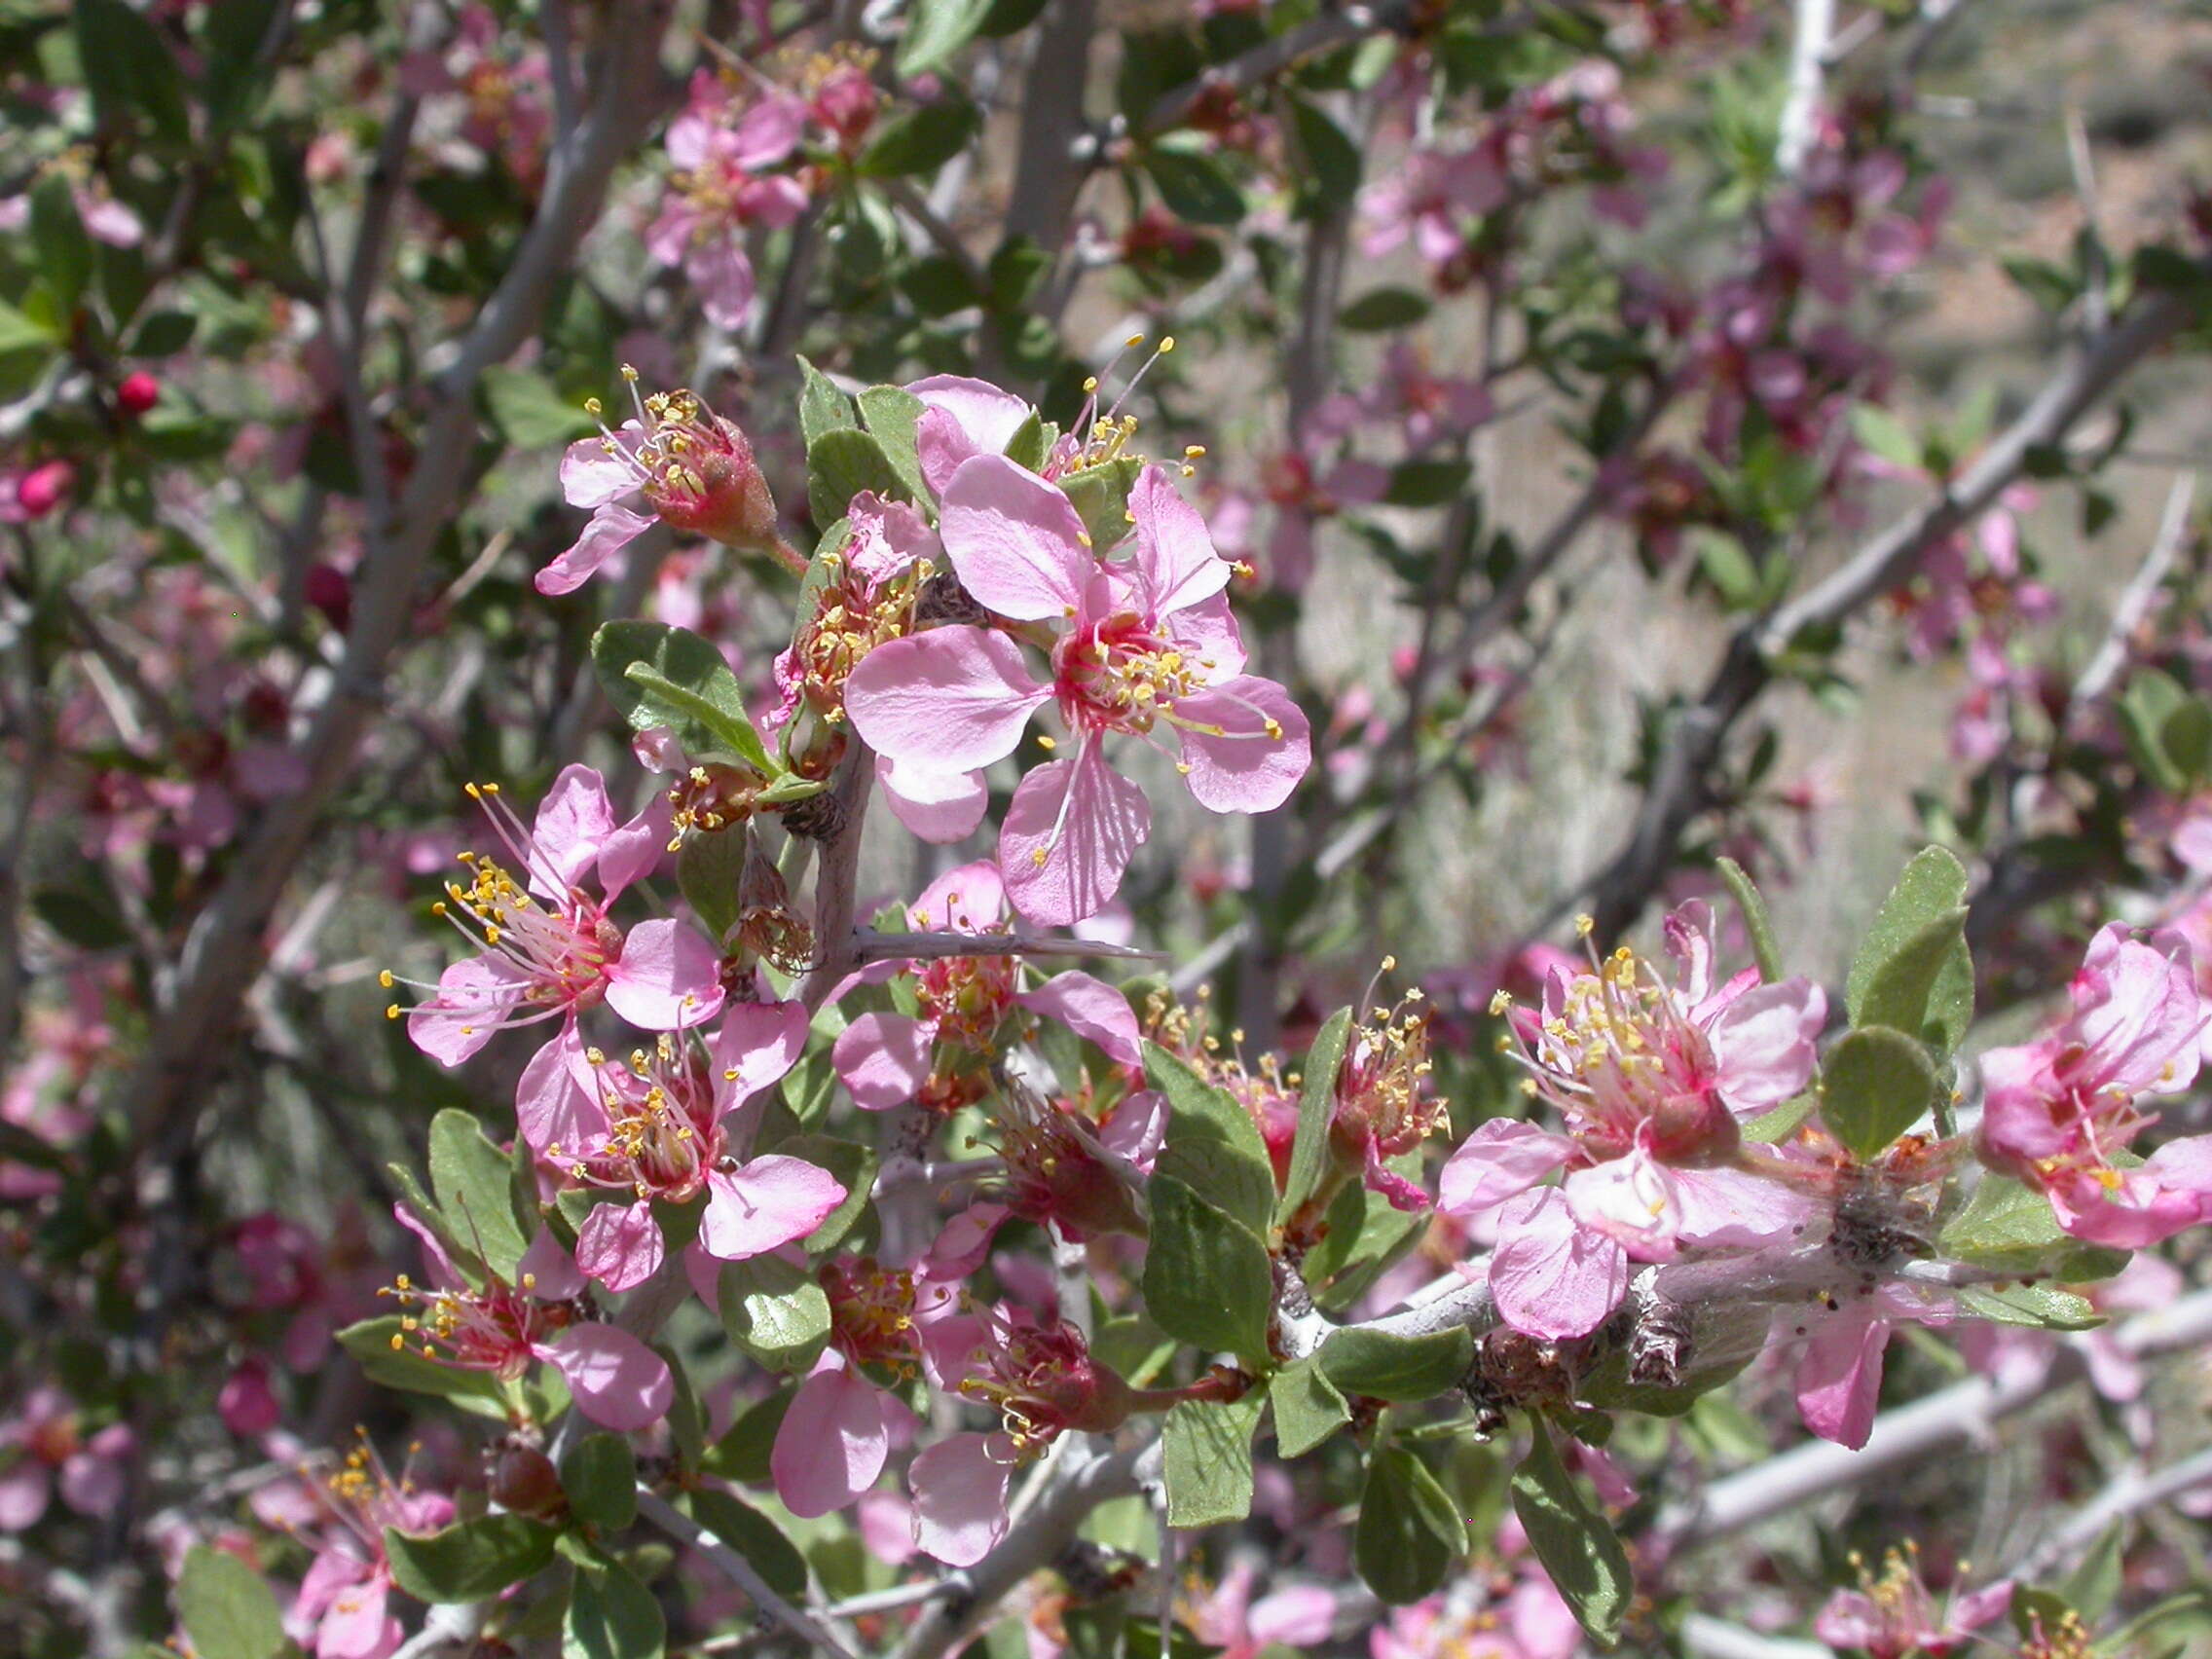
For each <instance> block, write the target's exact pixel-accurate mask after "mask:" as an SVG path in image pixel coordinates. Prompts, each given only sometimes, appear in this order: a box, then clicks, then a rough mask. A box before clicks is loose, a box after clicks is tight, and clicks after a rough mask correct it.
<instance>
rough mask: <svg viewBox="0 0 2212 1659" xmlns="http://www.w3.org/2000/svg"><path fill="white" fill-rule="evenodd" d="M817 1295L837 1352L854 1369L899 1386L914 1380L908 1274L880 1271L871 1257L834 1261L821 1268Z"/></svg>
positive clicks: (911, 1281)
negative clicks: (826, 1308)
mask: <svg viewBox="0 0 2212 1659" xmlns="http://www.w3.org/2000/svg"><path fill="white" fill-rule="evenodd" d="M822 1289H823V1293H824V1294H825V1295H826V1296H827V1297H828V1298H829V1301H830V1340H831V1341H832V1342H833V1343H835V1344H836V1346H837V1351H838V1352H840V1353H842V1354H843V1355H844V1356H845V1357H846V1358H847V1359H848V1360H850V1361H852V1363H853V1364H855V1365H867V1366H874V1367H876V1368H878V1369H879V1370H887V1371H890V1372H891V1373H893V1374H894V1375H895V1376H897V1377H898V1378H900V1379H902V1380H904V1379H907V1378H910V1377H912V1376H913V1375H914V1374H915V1371H916V1369H917V1362H918V1360H919V1358H920V1350H919V1347H918V1346H917V1344H916V1341H915V1336H914V1275H913V1274H912V1273H909V1272H905V1271H904V1270H903V1269H899V1268H886V1267H884V1266H882V1265H881V1264H880V1263H878V1262H877V1261H876V1260H875V1258H874V1257H872V1256H852V1257H844V1256H834V1257H831V1258H830V1260H829V1261H827V1262H824V1263H823V1264H822Z"/></svg>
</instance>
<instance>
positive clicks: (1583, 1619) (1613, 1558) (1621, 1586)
mask: <svg viewBox="0 0 2212 1659" xmlns="http://www.w3.org/2000/svg"><path fill="white" fill-rule="evenodd" d="M1533 1426H1534V1429H1535V1435H1534V1438H1533V1440H1532V1441H1531V1442H1530V1446H1529V1456H1527V1457H1525V1458H1523V1459H1522V1462H1521V1467H1520V1468H1519V1469H1517V1470H1515V1471H1514V1475H1513V1512H1514V1513H1515V1514H1516V1515H1518V1516H1520V1517H1521V1527H1522V1530H1524V1531H1525V1532H1527V1533H1528V1534H1529V1547H1530V1549H1532V1550H1534V1551H1535V1554H1536V1559H1537V1560H1538V1561H1540V1562H1542V1563H1543V1565H1544V1570H1545V1571H1546V1572H1548V1573H1549V1574H1551V1580H1552V1588H1553V1589H1555V1590H1557V1591H1558V1592H1559V1593H1560V1598H1561V1600H1563V1601H1565V1602H1566V1603H1567V1606H1568V1607H1569V1608H1571V1609H1572V1610H1573V1613H1574V1616H1575V1619H1576V1620H1577V1621H1578V1622H1579V1623H1580V1624H1581V1626H1582V1628H1583V1629H1584V1630H1585V1631H1587V1632H1588V1633H1589V1635H1590V1640H1591V1641H1595V1642H1597V1643H1598V1645H1599V1646H1601V1647H1610V1646H1612V1644H1613V1643H1614V1642H1615V1641H1618V1640H1619V1638H1620V1633H1621V1619H1622V1617H1623V1616H1624V1615H1625V1614H1626V1613H1627V1611H1628V1604H1629V1599H1630V1597H1631V1596H1632V1595H1633V1594H1634V1593H1635V1589H1636V1580H1635V1578H1634V1576H1633V1575H1632V1574H1631V1573H1630V1571H1629V1565H1628V1557H1627V1555H1626V1554H1625V1553H1624V1552H1623V1551H1622V1549H1621V1541H1620V1539H1619V1538H1617V1537H1615V1536H1614V1535H1613V1529H1612V1525H1611V1523H1610V1522H1608V1521H1607V1520H1606V1519H1605V1517H1604V1513H1603V1512H1602V1511H1601V1510H1599V1509H1598V1508H1597V1506H1596V1505H1594V1504H1593V1503H1591V1502H1590V1500H1589V1499H1588V1498H1586V1497H1584V1496H1583V1494H1582V1489H1581V1488H1580V1487H1579V1486H1578V1485H1576V1484H1575V1482H1574V1480H1573V1479H1572V1477H1570V1476H1569V1475H1568V1474H1567V1467H1566V1465H1565V1464H1563V1463H1562V1462H1561V1461H1560V1460H1559V1453H1558V1451H1557V1450H1556V1449H1555V1448H1554V1447H1553V1445H1552V1437H1551V1431H1550V1430H1549V1429H1547V1428H1546V1427H1545V1426H1544V1425H1543V1423H1542V1422H1541V1421H1538V1422H1536V1423H1535V1424H1534V1425H1533Z"/></svg>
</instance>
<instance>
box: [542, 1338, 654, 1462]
mask: <svg viewBox="0 0 2212 1659" xmlns="http://www.w3.org/2000/svg"><path fill="white" fill-rule="evenodd" d="M534 1351H535V1353H536V1355H537V1357H538V1358H539V1359H541V1360H543V1361H544V1362H545V1363H546V1364H548V1365H550V1366H552V1367H553V1368H554V1369H555V1370H556V1371H558V1372H560V1373H561V1375H562V1376H563V1377H564V1378H566V1379H567V1380H568V1383H569V1392H570V1393H571V1394H572V1395H573V1396H574V1397H575V1402H576V1410H577V1411H579V1412H581V1413H583V1415H584V1416H585V1417H587V1418H589V1419H591V1420H592V1421H593V1422H596V1423H598V1424H599V1425H600V1426H601V1427H602V1428H611V1429H613V1430H614V1431H615V1432H616V1433H617V1434H634V1433H636V1432H637V1431H638V1430H639V1429H641V1428H645V1427H648V1426H649V1425H651V1424H653V1423H656V1422H659V1421H660V1420H661V1419H663V1418H665V1417H667V1416H668V1408H669V1407H670V1406H672V1405H673V1404H675V1402H676V1383H675V1380H674V1379H673V1378H671V1377H670V1376H669V1374H668V1362H667V1361H666V1360H664V1359H662V1358H661V1356H660V1355H659V1354H657V1353H655V1352H653V1350H652V1349H651V1348H649V1347H647V1346H645V1344H644V1343H642V1342H640V1341H639V1340H638V1339H637V1338H636V1337H633V1336H632V1335H630V1333H629V1332H627V1331H623V1330H618V1329H616V1328H615V1327H614V1326H612V1325H605V1324H599V1323H596V1322H594V1323H591V1324H584V1325H571V1326H570V1327H569V1328H568V1329H567V1330H566V1331H563V1332H562V1333H561V1334H560V1335H559V1336H558V1337H556V1338H554V1339H553V1341H552V1342H551V1343H549V1344H547V1345H546V1346H542V1347H539V1348H536V1349H535V1350H534Z"/></svg>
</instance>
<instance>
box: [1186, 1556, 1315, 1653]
mask: <svg viewBox="0 0 2212 1659" xmlns="http://www.w3.org/2000/svg"><path fill="white" fill-rule="evenodd" d="M1258 1577H1259V1569H1258V1567H1256V1566H1255V1565H1254V1564H1253V1562H1252V1561H1251V1560H1250V1559H1249V1558H1246V1557H1240V1558H1238V1560H1237V1562H1236V1564H1235V1566H1234V1567H1231V1568H1230V1569H1229V1570H1228V1571H1227V1572H1225V1573H1223V1574H1222V1575H1221V1582H1220V1583H1218V1584H1216V1585H1215V1586H1214V1587H1213V1590H1212V1591H1211V1592H1210V1593H1209V1594H1208V1595H1207V1596H1206V1597H1205V1598H1204V1599H1203V1600H1201V1601H1200V1602H1198V1604H1197V1605H1195V1606H1193V1607H1191V1608H1190V1609H1189V1610H1188V1611H1186V1612H1185V1613H1184V1615H1183V1622H1184V1623H1185V1624H1187V1625H1189V1626H1190V1628H1191V1631H1192V1634H1193V1635H1195V1636H1197V1637H1198V1640H1199V1641H1203V1642H1206V1643H1208V1644H1210V1645H1211V1646H1214V1647H1217V1648H1219V1649H1220V1650H1221V1651H1220V1659H1257V1656H1258V1654H1259V1652H1260V1650H1261V1649H1262V1648H1264V1647H1266V1646H1268V1645H1270V1644H1271V1643H1276V1642H1279V1643H1281V1644H1282V1645H1284V1646H1286V1647H1291V1648H1295V1649H1298V1650H1300V1651H1305V1650H1307V1649H1309V1648H1312V1647H1316V1646H1318V1645H1320V1644H1321V1643H1322V1642H1325V1641H1328V1640H1329V1637H1330V1635H1331V1634H1332V1633H1333V1631H1334V1630H1335V1628H1336V1622H1337V1599H1336V1597H1335V1596H1334V1595H1333V1594H1331V1593H1330V1592H1329V1591H1327V1590H1324V1589H1322V1588H1321V1587H1320V1586H1319V1585H1317V1584H1291V1585H1285V1586H1284V1587H1283V1588H1281V1589H1279V1590H1272V1591H1270V1592H1269V1593H1268V1594H1267V1595H1265V1596H1262V1597H1260V1598H1259V1599H1258V1600H1256V1601H1255V1600H1254V1599H1253V1596H1252V1589H1253V1585H1254V1582H1255V1580H1257V1579H1258Z"/></svg>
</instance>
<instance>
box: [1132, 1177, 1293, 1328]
mask: <svg viewBox="0 0 2212 1659" xmlns="http://www.w3.org/2000/svg"><path fill="white" fill-rule="evenodd" d="M1148 1192H1149V1193H1150V1195H1151V1198H1152V1238H1151V1244H1150V1247H1149V1248H1148V1249H1147V1250H1146V1252H1145V1262H1144V1299H1145V1308H1146V1310H1147V1311H1148V1312H1150V1313H1151V1315H1152V1317H1153V1319H1154V1321H1155V1322H1156V1323H1157V1324H1158V1325H1159V1326H1160V1328H1161V1330H1163V1331H1165V1332H1166V1333H1167V1334H1168V1335H1169V1336H1172V1337H1179V1338H1181V1339H1182V1340H1183V1341H1184V1342H1187V1343H1189V1344H1191V1345H1192V1346H1196V1347H1201V1348H1205V1349H1207V1350H1209V1351H1211V1350H1213V1349H1217V1348H1228V1349H1230V1350H1231V1351H1232V1352H1234V1353H1235V1354H1236V1355H1238V1356H1239V1357H1240V1358H1242V1359H1245V1360H1247V1361H1249V1362H1250V1363H1251V1364H1253V1365H1255V1366H1257V1367H1260V1368H1262V1369H1265V1368H1266V1366H1267V1365H1268V1316H1269V1313H1270V1311H1271V1310H1272V1307H1273V1302H1274V1272H1273V1269H1272V1266H1271V1264H1270V1263H1269V1260H1268V1248H1267V1246H1266V1245H1265V1244H1262V1243H1261V1242H1260V1240H1259V1237H1258V1235H1255V1234H1254V1233H1253V1232H1252V1230H1251V1229H1250V1228H1248V1227H1246V1226H1245V1225H1244V1224H1243V1223H1241V1222H1239V1221H1236V1220H1235V1219H1234V1218H1232V1217H1231V1216H1230V1215H1229V1214H1228V1213H1227V1212H1225V1211H1223V1210H1220V1209H1217V1208H1215V1207H1214V1206H1213V1205H1212V1204H1210V1203H1208V1202H1206V1200H1205V1199H1203V1198H1199V1197H1198V1194H1196V1193H1194V1192H1192V1191H1191V1189H1190V1188H1189V1187H1187V1186H1185V1185H1184V1184H1183V1183H1182V1182H1180V1181H1178V1180H1176V1179H1175V1178H1174V1177H1173V1176H1172V1175H1160V1174H1155V1175H1154V1176H1153V1178H1152V1182H1151V1185H1150V1187H1149V1188H1148Z"/></svg>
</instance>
